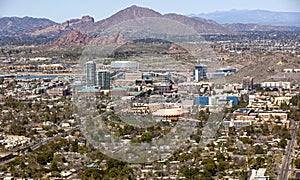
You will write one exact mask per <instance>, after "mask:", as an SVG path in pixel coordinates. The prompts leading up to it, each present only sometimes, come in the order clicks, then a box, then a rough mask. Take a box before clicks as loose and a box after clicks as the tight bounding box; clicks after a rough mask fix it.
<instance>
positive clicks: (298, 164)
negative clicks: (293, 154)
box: [294, 158, 300, 169]
mask: <svg viewBox="0 0 300 180" xmlns="http://www.w3.org/2000/svg"><path fill="white" fill-rule="evenodd" d="M294 163H295V166H296V168H297V169H300V158H297V159H296V160H295V162H294Z"/></svg>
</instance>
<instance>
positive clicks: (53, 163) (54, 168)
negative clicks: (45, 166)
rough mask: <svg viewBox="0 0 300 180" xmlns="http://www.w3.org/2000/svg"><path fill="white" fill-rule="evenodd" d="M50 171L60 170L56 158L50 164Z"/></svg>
mask: <svg viewBox="0 0 300 180" xmlns="http://www.w3.org/2000/svg"><path fill="white" fill-rule="evenodd" d="M50 171H51V172H53V171H59V169H58V167H57V162H56V161H55V160H52V161H51V165H50Z"/></svg>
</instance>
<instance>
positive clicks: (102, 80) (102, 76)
mask: <svg viewBox="0 0 300 180" xmlns="http://www.w3.org/2000/svg"><path fill="white" fill-rule="evenodd" d="M97 85H98V86H99V88H101V89H109V88H110V73H109V71H108V70H100V71H98V72H97Z"/></svg>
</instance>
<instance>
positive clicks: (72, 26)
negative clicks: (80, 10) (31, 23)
mask: <svg viewBox="0 0 300 180" xmlns="http://www.w3.org/2000/svg"><path fill="white" fill-rule="evenodd" d="M93 24H94V18H92V17H90V16H83V17H82V18H81V19H71V20H68V21H65V22H63V23H61V24H53V25H50V26H46V27H42V28H38V29H33V30H31V31H28V32H26V34H27V35H32V36H38V35H62V34H66V33H69V32H71V31H73V30H79V31H82V30H83V29H88V28H92V26H93Z"/></svg>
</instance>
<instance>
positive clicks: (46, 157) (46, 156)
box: [36, 151, 53, 165]
mask: <svg viewBox="0 0 300 180" xmlns="http://www.w3.org/2000/svg"><path fill="white" fill-rule="evenodd" d="M52 159H53V153H52V152H49V151H46V152H41V153H39V154H38V155H37V157H36V161H37V162H38V163H39V164H41V165H46V164H47V163H48V162H50V161H51V160H52Z"/></svg>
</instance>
